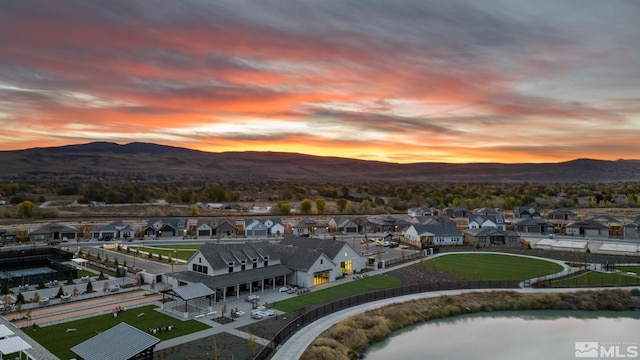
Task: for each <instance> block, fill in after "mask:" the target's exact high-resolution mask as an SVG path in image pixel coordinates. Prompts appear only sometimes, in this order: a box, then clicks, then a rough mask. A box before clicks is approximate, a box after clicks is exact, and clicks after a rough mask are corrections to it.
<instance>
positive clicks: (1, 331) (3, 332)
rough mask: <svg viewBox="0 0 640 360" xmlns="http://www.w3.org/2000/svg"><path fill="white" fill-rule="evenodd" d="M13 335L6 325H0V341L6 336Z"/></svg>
mask: <svg viewBox="0 0 640 360" xmlns="http://www.w3.org/2000/svg"><path fill="white" fill-rule="evenodd" d="M11 335H14V332H13V331H11V330H10V329H9V328H8V327H7V326H6V325H4V324H2V325H0V339H3V338H6V337H8V336H11Z"/></svg>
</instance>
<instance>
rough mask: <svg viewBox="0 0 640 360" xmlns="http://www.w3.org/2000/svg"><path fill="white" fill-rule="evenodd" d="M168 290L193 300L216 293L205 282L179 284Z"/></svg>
mask: <svg viewBox="0 0 640 360" xmlns="http://www.w3.org/2000/svg"><path fill="white" fill-rule="evenodd" d="M167 292H168V293H172V294H173V295H176V296H178V297H180V298H181V299H182V300H193V299H198V298H203V297H206V296H211V295H214V294H215V292H214V291H213V290H211V288H209V287H208V286H207V285H205V284H203V283H195V284H191V285H185V286H178V287H177V288H173V289H171V290H170V291H167Z"/></svg>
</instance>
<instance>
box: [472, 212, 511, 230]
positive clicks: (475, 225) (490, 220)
mask: <svg viewBox="0 0 640 360" xmlns="http://www.w3.org/2000/svg"><path fill="white" fill-rule="evenodd" d="M486 227H489V228H494V229H500V230H506V229H507V227H506V225H505V221H504V216H502V215H470V216H469V229H482V228H486Z"/></svg>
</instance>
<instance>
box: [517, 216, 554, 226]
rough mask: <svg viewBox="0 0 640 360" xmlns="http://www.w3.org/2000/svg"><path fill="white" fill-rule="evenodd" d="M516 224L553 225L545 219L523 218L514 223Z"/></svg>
mask: <svg viewBox="0 0 640 360" xmlns="http://www.w3.org/2000/svg"><path fill="white" fill-rule="evenodd" d="M515 225H516V226H553V224H552V223H550V222H548V221H547V220H545V219H536V218H525V219H524V220H522V221H518V222H517V223H515Z"/></svg>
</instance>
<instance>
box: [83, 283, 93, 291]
mask: <svg viewBox="0 0 640 360" xmlns="http://www.w3.org/2000/svg"><path fill="white" fill-rule="evenodd" d="M85 290H86V292H87V293H92V292H93V284H92V283H91V280H89V282H88V283H87V287H86V289H85Z"/></svg>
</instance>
